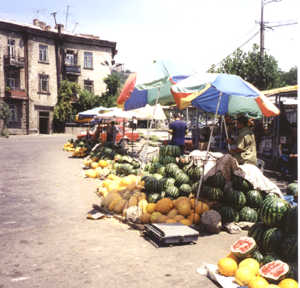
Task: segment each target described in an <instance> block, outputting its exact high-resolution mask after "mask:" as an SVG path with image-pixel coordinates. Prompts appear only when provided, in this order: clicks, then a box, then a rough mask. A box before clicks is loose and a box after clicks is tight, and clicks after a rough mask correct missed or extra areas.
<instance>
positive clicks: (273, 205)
mask: <svg viewBox="0 0 300 288" xmlns="http://www.w3.org/2000/svg"><path fill="white" fill-rule="evenodd" d="M289 209H290V204H289V203H288V202H287V201H285V200H283V199H281V198H279V197H270V196H269V197H266V198H265V200H264V201H263V204H262V206H261V209H260V217H261V220H262V222H264V223H265V224H266V225H267V226H270V227H280V226H282V225H283V224H284V220H285V219H286V216H287V213H288V211H289Z"/></svg>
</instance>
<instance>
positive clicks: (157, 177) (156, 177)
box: [152, 173, 163, 181]
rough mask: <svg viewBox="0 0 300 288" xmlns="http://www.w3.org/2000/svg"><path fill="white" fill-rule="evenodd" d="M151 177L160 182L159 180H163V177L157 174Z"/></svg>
mask: <svg viewBox="0 0 300 288" xmlns="http://www.w3.org/2000/svg"><path fill="white" fill-rule="evenodd" d="M152 177H154V178H155V179H156V180H158V181H159V180H160V179H161V178H163V176H162V175H160V174H158V173H154V174H152Z"/></svg>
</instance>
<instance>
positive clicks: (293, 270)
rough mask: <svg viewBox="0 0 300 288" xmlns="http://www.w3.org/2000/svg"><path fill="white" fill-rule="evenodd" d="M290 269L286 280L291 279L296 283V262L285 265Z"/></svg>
mask: <svg viewBox="0 0 300 288" xmlns="http://www.w3.org/2000/svg"><path fill="white" fill-rule="evenodd" d="M287 264H288V265H289V267H290V271H289V273H288V275H286V277H287V278H293V279H295V280H296V281H298V262H297V261H296V262H288V263H287Z"/></svg>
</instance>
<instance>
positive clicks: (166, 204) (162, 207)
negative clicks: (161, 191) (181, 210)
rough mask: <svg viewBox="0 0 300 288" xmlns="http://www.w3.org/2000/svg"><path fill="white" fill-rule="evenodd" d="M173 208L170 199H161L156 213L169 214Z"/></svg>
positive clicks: (156, 206)
mask: <svg viewBox="0 0 300 288" xmlns="http://www.w3.org/2000/svg"><path fill="white" fill-rule="evenodd" d="M172 208H173V201H172V200H171V199H170V198H163V199H160V200H159V201H158V202H157V203H156V205H155V211H158V212H160V213H162V214H168V212H169V211H170V210H171V209H172Z"/></svg>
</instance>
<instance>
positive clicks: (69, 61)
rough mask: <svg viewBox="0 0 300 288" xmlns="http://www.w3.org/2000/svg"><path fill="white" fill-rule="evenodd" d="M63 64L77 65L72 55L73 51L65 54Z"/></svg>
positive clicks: (74, 55) (75, 58)
mask: <svg viewBox="0 0 300 288" xmlns="http://www.w3.org/2000/svg"><path fill="white" fill-rule="evenodd" d="M65 64H66V65H77V55H76V54H75V53H74V51H71V50H67V53H66V56H65Z"/></svg>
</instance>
